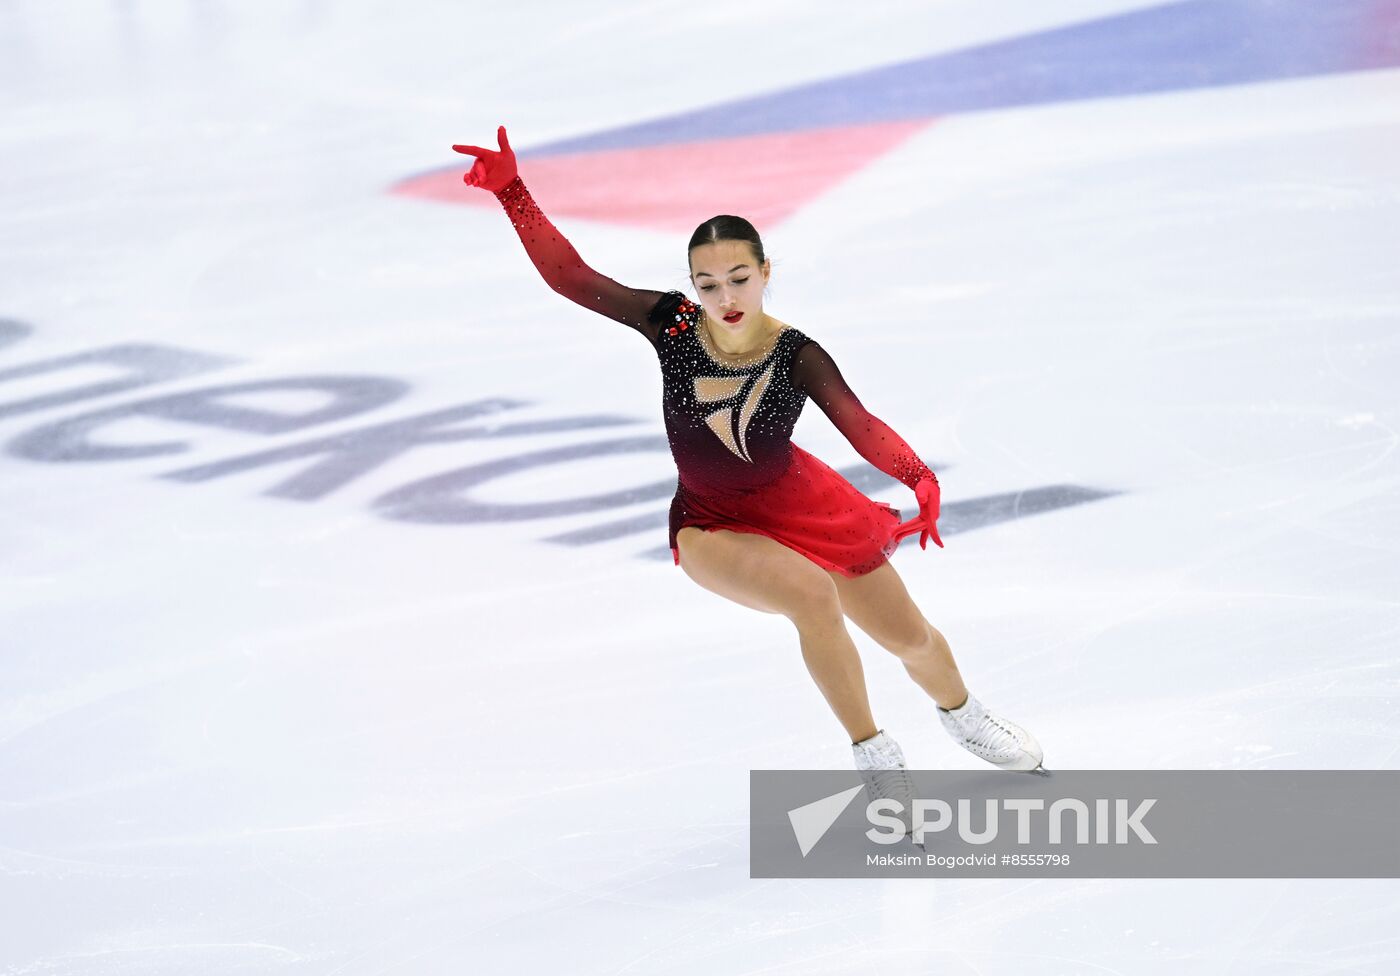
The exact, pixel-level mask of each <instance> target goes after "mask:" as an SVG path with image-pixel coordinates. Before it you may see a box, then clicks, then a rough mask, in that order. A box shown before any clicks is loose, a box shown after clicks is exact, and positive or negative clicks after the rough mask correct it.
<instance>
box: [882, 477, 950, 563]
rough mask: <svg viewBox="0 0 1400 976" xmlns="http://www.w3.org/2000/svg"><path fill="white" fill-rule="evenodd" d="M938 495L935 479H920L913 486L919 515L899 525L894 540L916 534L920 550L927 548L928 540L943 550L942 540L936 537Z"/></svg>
mask: <svg viewBox="0 0 1400 976" xmlns="http://www.w3.org/2000/svg"><path fill="white" fill-rule="evenodd" d="M940 495H941V491H940V489H939V487H938V479H937V478H936V477H927V478H922V479H920V481H919V483H918V484H917V485H915V486H914V497H915V498H917V499H918V500H919V514H918V515H917V516H915V517H914V518H911V519H910V520H909V521H907V522H901V523H899V528H897V529H895V530H894V537H895V539H896V540H900V539H903V538H904V537H905V536H906V535H913V534H914V533H915V532H918V533H919V548H920V549H927V548H928V540H929V539H933V541H934V542H936V543H938V548H940V549H942V548H944V546H943V540H942V539H940V538H939V537H938V506H939V499H940Z"/></svg>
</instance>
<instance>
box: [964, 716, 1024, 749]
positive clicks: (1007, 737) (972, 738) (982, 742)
mask: <svg viewBox="0 0 1400 976" xmlns="http://www.w3.org/2000/svg"><path fill="white" fill-rule="evenodd" d="M964 737H965V738H966V739H967V741H968V743H969V744H971V745H974V746H977V747H978V748H981V749H986V750H988V751H990V752H997V753H1007V752H1015V751H1016V750H1018V749H1020V748H1021V740H1020V738H1019V737H1018V736H1017V735H1016V733H1015V732H1013V731H1011V729H1009V728H1007V727H1006V726H1005V725H1003V724H1002V723H1001V722H1000V721H999V720H998V719H997V718H996V716H994V715H991V714H989V713H988V714H983V716H982V721H981V722H980V723H979V724H978V726H977V728H976V729H975V730H974V731H973V733H972V734H971V735H967V734H966V733H964Z"/></svg>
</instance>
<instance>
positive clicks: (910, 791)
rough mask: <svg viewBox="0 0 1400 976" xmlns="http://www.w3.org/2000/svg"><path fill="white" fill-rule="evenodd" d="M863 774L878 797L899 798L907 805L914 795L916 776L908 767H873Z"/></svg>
mask: <svg viewBox="0 0 1400 976" xmlns="http://www.w3.org/2000/svg"><path fill="white" fill-rule="evenodd" d="M862 775H863V776H864V777H865V782H866V783H867V784H868V785H869V787H870V789H871V790H872V791H873V792H874V793H875V795H876V797H877V798H882V799H883V798H885V797H888V798H890V799H893V800H899V801H900V802H902V803H904V804H905V805H906V807H907V806H908V804H909V801H910V800H911V799H913V796H914V778H913V777H912V776H910V775H909V770H907V769H871V770H865V771H864V772H863V773H862Z"/></svg>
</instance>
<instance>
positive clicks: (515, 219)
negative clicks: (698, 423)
mask: <svg viewBox="0 0 1400 976" xmlns="http://www.w3.org/2000/svg"><path fill="white" fill-rule="evenodd" d="M496 136H497V141H498V142H499V143H500V147H501V148H500V151H499V152H497V151H493V150H490V149H483V148H481V147H480V146H453V147H452V148H453V149H455V150H456V151H457V152H460V153H466V154H468V155H472V156H476V157H477V160H476V162H475V163H474V164H473V165H472V168H471V170H470V171H469V172H468V173H466V174H465V175H464V176H463V177H462V180H463V182H465V183H466V184H467V185H468V186H478V187H481V188H482V189H484V190H490V191H491V192H492V193H494V194H495V195H496V199H497V200H499V201H500V202H501V206H502V207H504V208H505V211H506V213H507V214H509V215H510V220H511V224H512V225H513V226H514V227H515V233H516V234H517V235H518V236H519V238H520V243H521V244H523V245H525V252H526V253H527V254H529V256H530V260H531V261H533V262H534V265H535V269H536V270H537V271H539V273H540V276H541V277H543V278H544V280H545V282H546V283H547V284H548V285H549V286H550V287H551V288H553V289H554V290H555V291H557V292H558V293H559V294H561V295H563V296H564V297H565V298H567V299H569V300H570V301H571V302H574V303H576V304H578V305H582V306H583V307H584V308H586V309H588V310H590V311H593V312H597V313H598V314H600V315H606V316H607V317H608V318H610V319H613V320H614V321H617V322H621V323H622V324H623V325H627V326H630V327H631V328H633V329H636V330H637V331H638V332H640V333H641V334H642V335H644V336H646V337H647V339H648V340H649V341H650V342H651V343H652V345H655V344H656V334H657V326H656V324H655V323H653V322H651V321H650V319H649V315H648V313H649V312H650V311H651V310H652V308H653V307H654V306H655V305H656V303H657V301H658V300H659V299H660V298H661V297H662V294H663V293H662V292H659V291H651V290H648V289H643V288H628V287H627V286H626V285H621V284H618V283H617V282H616V281H614V280H613V279H611V278H609V277H607V276H606V275H603V274H599V273H598V272H597V271H594V270H593V269H592V268H590V267H589V266H588V265H587V264H585V263H584V261H583V259H582V258H581V257H579V254H578V252H577V251H576V250H574V247H573V245H572V244H570V243H569V241H568V240H567V239H566V238H565V237H564V235H563V234H561V233H560V232H559V229H558V228H557V227H555V226H554V224H553V223H551V222H550V220H549V218H548V217H546V216H545V215H544V212H543V211H541V210H540V208H539V206H538V205H537V204H536V203H535V199H534V197H532V196H531V195H530V191H529V190H528V189H526V187H525V183H524V181H523V180H521V178H520V176H519V174H518V172H517V170H516V165H515V153H514V152H513V151H512V150H511V148H510V143H509V141H507V139H506V127H505V126H501V127H500V128H498V129H497V130H496Z"/></svg>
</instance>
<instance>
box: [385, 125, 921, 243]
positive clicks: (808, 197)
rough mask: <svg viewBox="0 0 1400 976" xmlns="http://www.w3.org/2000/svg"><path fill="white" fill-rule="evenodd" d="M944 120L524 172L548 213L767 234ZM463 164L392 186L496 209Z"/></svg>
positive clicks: (528, 167)
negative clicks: (725, 222)
mask: <svg viewBox="0 0 1400 976" xmlns="http://www.w3.org/2000/svg"><path fill="white" fill-rule="evenodd" d="M934 121H936V120H932V119H916V120H912V121H911V120H903V121H899V122H882V123H877V124H873V125H843V126H837V127H833V128H829V129H814V130H807V131H802V132H781V133H772V134H765V135H757V136H744V137H741V138H735V139H710V140H705V141H703V142H693V143H673V144H669V145H665V146H654V147H651V148H644V149H618V150H608V151H605V152H595V153H579V154H571V155H567V156H547V157H540V158H538V159H530V158H526V159H521V160H520V175H521V176H522V177H523V178H524V180H525V183H526V185H527V186H529V188H530V193H531V194H532V195H533V196H534V198H535V201H536V202H537V203H539V205H540V209H541V210H543V211H544V212H545V213H547V214H549V216H550V217H551V218H554V217H585V218H588V219H590V220H599V221H604V222H607V223H613V224H625V225H631V226H636V227H645V228H649V229H653V230H660V231H666V232H668V233H675V232H684V233H689V232H690V231H693V230H694V229H695V227H696V225H697V224H699V223H700V222H701V221H704V220H708V219H709V218H710V217H713V216H715V215H716V214H724V213H729V214H738V215H739V216H742V217H744V218H745V219H747V220H749V221H751V222H752V223H753V224H754V225H755V226H756V227H758V228H759V231H760V232H762V231H764V230H765V229H769V228H772V227H773V226H775V225H776V224H780V223H782V222H783V221H784V220H786V219H787V218H788V217H789V216H791V215H792V214H793V213H795V212H796V211H798V210H799V209H801V208H802V207H803V206H805V205H806V204H807V203H809V202H811V201H812V200H813V199H815V198H816V197H818V196H820V195H821V194H823V193H825V192H827V191H828V190H830V189H831V188H832V187H834V186H836V185H838V184H839V183H840V182H841V181H842V180H845V179H846V178H848V177H849V176H851V175H852V174H853V173H857V172H859V171H860V170H861V169H863V168H865V167H866V166H869V165H870V164H871V163H874V162H876V161H878V160H879V159H880V157H881V156H883V155H884V154H886V153H888V152H890V151H892V150H893V149H895V148H896V147H897V146H899V145H900V143H902V142H904V141H905V140H906V139H908V138H909V137H910V136H912V135H914V134H915V133H917V132H919V131H921V130H922V129H924V128H926V127H928V126H929V125H931V124H933V122H934ZM463 159H464V165H462V166H461V167H452V168H451V169H444V170H436V171H434V172H431V173H424V174H421V175H419V176H414V177H410V178H408V179H406V180H404V181H402V182H400V183H398V184H396V185H395V186H393V187H391V188H390V192H392V193H398V194H403V195H405V196H411V197H419V198H422V199H427V200H437V201H441V202H444V203H456V204H465V205H467V206H478V207H490V208H492V209H495V208H498V207H499V206H500V204H499V203H498V202H497V201H496V198H495V196H494V195H493V194H491V193H488V192H487V191H485V190H482V189H481V188H479V187H471V186H467V185H466V184H464V183H463V182H462V174H463V173H465V172H467V170H469V169H471V162H472V161H471V159H470V157H463Z"/></svg>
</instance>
